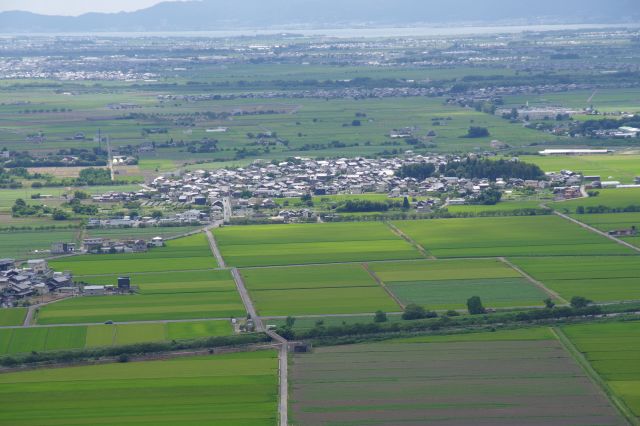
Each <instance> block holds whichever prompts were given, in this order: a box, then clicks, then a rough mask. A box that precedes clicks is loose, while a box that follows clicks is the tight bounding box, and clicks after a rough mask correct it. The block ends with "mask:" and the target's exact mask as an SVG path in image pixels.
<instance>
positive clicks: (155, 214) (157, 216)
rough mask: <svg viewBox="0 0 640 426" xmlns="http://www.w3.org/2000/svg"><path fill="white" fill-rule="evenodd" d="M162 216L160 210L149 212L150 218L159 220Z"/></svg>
mask: <svg viewBox="0 0 640 426" xmlns="http://www.w3.org/2000/svg"><path fill="white" fill-rule="evenodd" d="M162 216H164V214H163V213H162V212H161V211H160V210H154V211H153V212H151V217H152V218H154V219H160V218H161V217H162Z"/></svg>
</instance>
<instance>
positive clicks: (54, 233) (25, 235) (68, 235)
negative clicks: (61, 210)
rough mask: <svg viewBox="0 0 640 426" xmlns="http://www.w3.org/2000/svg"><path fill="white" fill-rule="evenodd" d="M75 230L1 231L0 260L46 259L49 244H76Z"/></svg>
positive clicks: (76, 232)
mask: <svg viewBox="0 0 640 426" xmlns="http://www.w3.org/2000/svg"><path fill="white" fill-rule="evenodd" d="M77 235H78V230H77V229H56V230H47V231H3V232H0V258H4V257H9V258H12V259H22V260H25V259H35V258H42V257H48V256H50V254H49V253H48V252H45V253H39V252H38V251H43V250H46V251H48V250H50V249H51V244H53V243H55V242H66V243H73V242H76V239H77Z"/></svg>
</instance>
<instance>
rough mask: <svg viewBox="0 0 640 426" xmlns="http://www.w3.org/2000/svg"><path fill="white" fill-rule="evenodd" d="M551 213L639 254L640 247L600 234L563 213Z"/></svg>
mask: <svg viewBox="0 0 640 426" xmlns="http://www.w3.org/2000/svg"><path fill="white" fill-rule="evenodd" d="M553 213H554V214H555V215H557V216H560V217H561V218H563V219H566V220H568V221H569V222H573V223H575V224H576V225H579V226H581V227H582V228H584V229H586V230H588V231H591V232H595V233H596V234H599V235H602V236H603V237H605V238H608V239H610V240H611V241H614V242H616V243H618V244H620V245H623V246H625V247H627V248H630V249H631V250H634V251H637V252H638V253H640V247H636V246H634V245H633V244H631V243H628V242H626V241H623V240H621V239H619V238H616V237H614V236H611V235H609V234H607V233H606V232H602V231H601V230H599V229H596V228H594V227H593V226H589V225H587V224H586V223H584V222H580V221H579V220H577V219H574V218H572V217H571V216H567V215H566V214H564V213H560V212H558V211H555V210H554V211H553Z"/></svg>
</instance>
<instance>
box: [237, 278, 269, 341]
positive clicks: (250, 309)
mask: <svg viewBox="0 0 640 426" xmlns="http://www.w3.org/2000/svg"><path fill="white" fill-rule="evenodd" d="M231 275H233V279H234V281H235V282H236V286H237V287H238V293H240V298H241V299H242V303H243V304H244V307H245V309H246V310H247V313H248V314H249V316H250V317H251V319H253V322H254V324H255V325H256V331H265V328H264V325H263V324H262V319H261V318H260V317H259V316H258V313H257V312H256V308H255V307H254V306H253V301H251V297H249V292H248V291H247V288H246V287H245V285H244V279H243V278H242V275H240V271H238V268H233V269H232V270H231Z"/></svg>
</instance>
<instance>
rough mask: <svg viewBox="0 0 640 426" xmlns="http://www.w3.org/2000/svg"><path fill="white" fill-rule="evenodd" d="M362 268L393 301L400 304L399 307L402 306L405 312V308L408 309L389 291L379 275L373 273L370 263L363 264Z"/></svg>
mask: <svg viewBox="0 0 640 426" xmlns="http://www.w3.org/2000/svg"><path fill="white" fill-rule="evenodd" d="M362 267H363V268H364V270H365V271H367V273H368V274H369V276H371V278H373V279H374V280H375V282H377V283H378V285H380V286H381V287H382V288H383V289H384V291H386V292H387V294H388V295H389V297H391V298H392V299H393V300H395V301H396V303H397V304H398V306H400V308H402V309H403V310H404V308H406V306H405V304H404V303H402V302H401V301H400V299H398V296H396V295H395V294H394V293H393V292H392V291H391V290H389V287H387V286H386V284H385V283H384V281H382V280H381V279H380V277H379V276H378V275H376V273H375V272H373V270H372V269H371V268H369V264H368V263H363V264H362Z"/></svg>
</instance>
